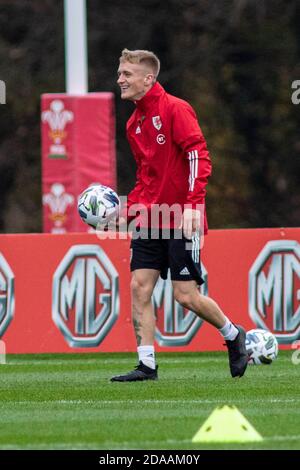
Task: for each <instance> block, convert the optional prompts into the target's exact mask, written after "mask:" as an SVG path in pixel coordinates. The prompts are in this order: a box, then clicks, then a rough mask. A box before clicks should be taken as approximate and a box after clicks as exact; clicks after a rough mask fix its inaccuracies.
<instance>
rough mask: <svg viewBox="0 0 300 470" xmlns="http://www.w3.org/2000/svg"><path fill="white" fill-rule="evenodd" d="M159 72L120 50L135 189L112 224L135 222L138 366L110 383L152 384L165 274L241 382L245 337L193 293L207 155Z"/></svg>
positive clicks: (186, 110) (148, 55)
mask: <svg viewBox="0 0 300 470" xmlns="http://www.w3.org/2000/svg"><path fill="white" fill-rule="evenodd" d="M159 69H160V62H159V59H158V58H157V57H156V55H155V54H154V53H153V52H149V51H143V50H136V51H129V50H128V49H124V50H123V51H122V55H121V57H120V65H119V69H118V77H119V78H118V85H119V86H120V89H121V98H122V99H124V100H130V101H133V102H134V103H135V105H136V109H135V111H134V112H133V114H132V116H131V117H130V119H129V121H128V123H127V138H128V141H129V143H130V146H131V149H132V152H133V155H134V157H135V160H136V163H137V182H136V185H135V187H134V189H133V190H132V191H131V192H130V194H129V195H128V203H127V206H126V207H125V208H124V209H123V212H122V213H121V217H120V220H119V223H120V225H122V224H124V223H128V221H130V220H131V219H134V218H136V219H138V220H139V224H138V225H139V230H137V232H136V233H135V236H134V237H133V240H132V242H131V248H132V259H131V264H130V268H131V272H132V280H131V294H132V317H133V324H134V329H135V335H136V340H137V350H138V356H139V364H138V366H137V367H136V368H135V370H133V371H131V372H129V373H127V374H125V375H120V376H116V377H113V378H112V379H111V380H112V381H117V382H128V381H137V380H155V379H157V378H158V375H157V366H156V362H155V352H154V333H155V316H154V309H153V305H152V302H151V296H152V293H153V290H154V287H155V284H156V282H157V280H158V277H159V276H161V277H162V278H163V279H166V277H167V271H168V269H170V272H171V280H172V284H173V291H174V297H175V299H176V300H177V302H179V303H180V304H181V305H182V306H183V307H185V308H187V309H189V310H192V311H193V312H195V313H196V315H198V316H199V317H200V318H202V319H203V320H206V321H207V322H209V323H210V324H211V325H213V326H214V327H215V328H218V330H219V331H220V333H221V335H222V336H223V337H224V339H225V341H226V345H227V348H228V353H229V365H230V371H231V375H232V377H241V376H242V375H243V374H244V372H245V370H246V367H247V363H248V360H247V352H246V348H245V330H244V329H243V328H242V327H241V326H238V325H234V324H233V323H232V322H231V321H230V320H229V319H228V318H227V317H226V316H225V315H224V313H223V312H222V311H221V309H220V307H219V306H218V305H217V304H216V302H215V301H214V300H212V299H211V298H209V297H207V296H204V295H202V294H201V293H200V292H199V289H198V287H197V285H201V284H202V283H203V280H202V278H201V263H200V235H201V232H204V233H206V231H207V222H206V215H205V209H204V202H205V194H206V190H205V187H206V184H207V181H208V177H209V176H210V174H211V161H210V157H209V153H208V150H207V147H206V142H205V139H204V137H203V134H202V132H201V129H200V127H199V124H198V121H197V117H196V114H195V112H194V110H193V108H192V107H191V106H190V105H189V104H188V103H187V102H186V101H183V100H181V99H179V98H176V97H175V96H172V95H170V94H168V93H166V91H165V90H164V89H163V87H162V86H161V85H160V84H159V83H158V82H157V76H158V73H159ZM162 206H164V207H167V208H170V209H171V210H170V211H169V212H168V215H169V217H166V212H164V215H163V216H161V214H157V212H158V211H159V208H160V207H162ZM174 207H175V209H177V215H178V208H179V209H180V221H179V222H178V217H176V216H175V215H174V210H173V209H174ZM175 212H176V210H175ZM138 213H139V214H140V216H139V217H137V214H138ZM141 213H143V214H144V215H143V216H142V215H141ZM201 220H203V224H201ZM201 225H203V229H202V230H201ZM153 229H157V230H156V232H155V231H153ZM165 229H168V231H167V232H166V231H165ZM166 233H167V234H168V236H167V237H166ZM153 234H154V235H153ZM188 242H189V243H188Z"/></svg>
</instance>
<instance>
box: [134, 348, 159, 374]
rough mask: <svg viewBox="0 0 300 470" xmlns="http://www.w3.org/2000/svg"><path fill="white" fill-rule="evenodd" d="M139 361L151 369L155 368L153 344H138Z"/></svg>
mask: <svg viewBox="0 0 300 470" xmlns="http://www.w3.org/2000/svg"><path fill="white" fill-rule="evenodd" d="M137 351H138V355H139V361H142V363H143V364H145V366H147V367H151V369H155V354H154V346H138V348H137Z"/></svg>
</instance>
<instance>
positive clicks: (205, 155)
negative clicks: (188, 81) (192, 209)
mask: <svg viewBox="0 0 300 470" xmlns="http://www.w3.org/2000/svg"><path fill="white" fill-rule="evenodd" d="M173 139H174V141H175V142H176V144H177V145H179V147H180V148H181V149H182V150H183V152H184V154H185V157H186V158H187V159H188V160H189V167H190V173H189V191H188V195H187V200H186V203H187V204H192V205H196V204H203V203H204V199H205V195H206V189H205V187H206V185H207V182H208V178H209V176H210V175H211V160H210V156H209V152H208V150H207V147H206V142H205V139H204V136H203V134H202V131H201V129H200V126H199V123H198V120H197V116H196V113H195V111H194V110H193V108H192V107H191V106H190V105H189V104H188V103H186V102H184V101H182V102H179V103H176V105H175V107H174V112H173Z"/></svg>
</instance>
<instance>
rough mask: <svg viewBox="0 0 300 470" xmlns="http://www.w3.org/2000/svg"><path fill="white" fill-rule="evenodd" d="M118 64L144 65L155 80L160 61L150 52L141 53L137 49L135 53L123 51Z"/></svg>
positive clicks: (141, 51) (127, 50)
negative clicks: (151, 72)
mask: <svg viewBox="0 0 300 470" xmlns="http://www.w3.org/2000/svg"><path fill="white" fill-rule="evenodd" d="M120 62H130V63H131V64H145V65H146V66H147V67H149V68H151V70H152V71H153V75H154V76H155V78H156V77H157V76H158V74H159V70H160V61H159V58H158V57H157V56H156V55H155V54H154V52H151V51H143V50H139V49H137V50H136V51H130V50H129V49H123V51H122V55H121V57H120Z"/></svg>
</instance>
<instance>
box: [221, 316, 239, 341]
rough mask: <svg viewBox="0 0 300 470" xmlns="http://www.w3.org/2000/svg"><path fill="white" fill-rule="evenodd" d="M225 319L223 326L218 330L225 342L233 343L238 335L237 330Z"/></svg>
mask: <svg viewBox="0 0 300 470" xmlns="http://www.w3.org/2000/svg"><path fill="white" fill-rule="evenodd" d="M225 318H226V322H225V325H224V326H223V327H222V328H219V332H220V333H221V335H222V336H223V337H224V339H225V340H226V341H228V340H229V341H233V340H234V339H235V338H236V337H237V335H238V334H239V330H238V329H237V328H236V327H235V326H234V324H233V323H231V321H230V320H229V319H228V318H227V317H225Z"/></svg>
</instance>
